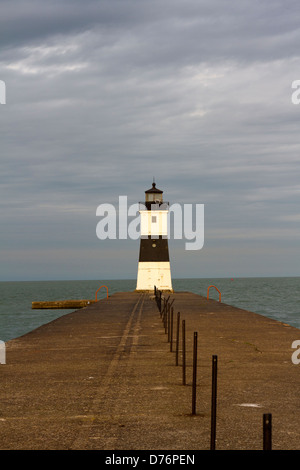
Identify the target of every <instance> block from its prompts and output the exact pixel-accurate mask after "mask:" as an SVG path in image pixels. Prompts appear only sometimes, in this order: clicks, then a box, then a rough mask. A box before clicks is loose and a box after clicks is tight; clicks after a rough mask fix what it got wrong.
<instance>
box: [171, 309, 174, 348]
mask: <svg viewBox="0 0 300 470" xmlns="http://www.w3.org/2000/svg"><path fill="white" fill-rule="evenodd" d="M173 317H174V312H173V307H172V308H171V331H170V351H171V352H172V351H173Z"/></svg>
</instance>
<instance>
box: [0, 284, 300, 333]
mask: <svg viewBox="0 0 300 470" xmlns="http://www.w3.org/2000/svg"><path fill="white" fill-rule="evenodd" d="M172 282H173V289H174V291H189V292H193V293H196V294H200V295H203V296H205V297H206V295H207V288H208V287H209V286H210V285H214V286H216V287H217V288H218V289H219V290H220V291H221V294H222V298H221V300H222V302H224V303H226V304H229V305H233V306H236V307H240V308H243V309H246V310H250V311H252V312H256V313H260V314H262V315H264V316H266V317H269V318H273V319H275V320H278V321H281V322H284V323H288V324H289V325H291V326H294V327H296V328H300V277H266V278H261V277H260V278H235V279H231V278H228V279H227V278H218V279H217V278H211V279H204V278H200V279H173V281H172ZM103 284H104V285H106V286H107V287H108V291H109V295H112V294H114V293H116V292H124V291H125V292H128V291H133V290H134V289H135V287H136V280H135V279H134V280H100V281H99V280H92V281H86V280H85V281H34V282H32V281H20V282H0V340H2V341H8V340H10V339H13V338H16V337H19V336H21V335H23V334H25V333H27V332H29V331H31V330H33V329H35V328H37V327H38V326H40V325H42V324H44V323H48V322H49V321H51V320H54V319H55V318H58V317H60V316H62V315H65V314H66V313H68V312H71V311H73V310H65V309H64V310H32V309H31V303H32V302H34V301H43V300H65V299H94V298H95V292H96V290H97V289H98V288H99V287H100V286H101V285H103ZM105 296H106V290H105V289H102V290H101V291H100V293H98V299H101V298H103V297H105ZM210 298H212V299H216V300H219V294H218V292H217V291H216V290H215V289H214V288H211V289H210Z"/></svg>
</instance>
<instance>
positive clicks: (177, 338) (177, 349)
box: [176, 312, 180, 366]
mask: <svg viewBox="0 0 300 470" xmlns="http://www.w3.org/2000/svg"><path fill="white" fill-rule="evenodd" d="M179 329H180V312H178V313H177V333H176V366H178V355H179Z"/></svg>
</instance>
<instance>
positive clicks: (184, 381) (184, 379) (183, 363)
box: [182, 320, 186, 385]
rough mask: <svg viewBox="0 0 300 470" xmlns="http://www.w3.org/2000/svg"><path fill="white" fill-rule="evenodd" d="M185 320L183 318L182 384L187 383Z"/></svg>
mask: <svg viewBox="0 0 300 470" xmlns="http://www.w3.org/2000/svg"><path fill="white" fill-rule="evenodd" d="M185 356H186V354H185V320H182V385H186V358H185Z"/></svg>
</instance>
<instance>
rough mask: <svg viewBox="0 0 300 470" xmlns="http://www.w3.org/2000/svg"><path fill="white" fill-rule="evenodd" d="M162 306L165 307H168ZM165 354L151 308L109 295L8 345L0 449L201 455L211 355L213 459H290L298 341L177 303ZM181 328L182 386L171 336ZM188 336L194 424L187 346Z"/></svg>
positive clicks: (246, 318)
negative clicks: (267, 432)
mask: <svg viewBox="0 0 300 470" xmlns="http://www.w3.org/2000/svg"><path fill="white" fill-rule="evenodd" d="M168 296H169V295H168ZM170 301H173V304H172V306H173V312H174V313H173V315H174V322H173V325H174V326H173V328H174V330H173V348H172V351H171V350H170V349H171V348H170V342H169V334H167V333H166V330H165V326H164V324H163V323H162V319H161V316H160V313H159V310H158V308H157V305H156V302H155V300H154V297H153V296H152V295H149V294H145V293H137V292H127V293H118V294H114V295H112V296H111V297H109V298H108V299H103V300H100V301H99V302H96V303H94V304H93V305H89V306H87V307H84V308H81V309H80V310H78V311H75V312H73V313H69V314H67V315H64V316H62V317H60V318H59V319H57V320H54V321H52V322H50V323H48V324H46V325H43V326H41V327H40V328H37V329H36V330H34V331H32V332H30V333H28V334H26V335H24V336H22V337H20V338H17V339H14V340H12V341H9V342H7V343H6V364H1V365H0V374H1V387H0V403H1V405H0V448H1V449H2V450H3V449H36V450H37V449H57V450H59V449H83V450H84V449H86V450H87V449H90V450H92V449H99V450H103V449H104V450H124V449H126V450H154V449H156V450H159V449H161V450H198V449H199V450H209V448H210V426H211V388H212V383H211V381H212V378H211V376H212V368H211V367H212V355H217V357H218V379H217V418H216V423H217V424H216V449H217V450H262V447H263V433H262V424H263V414H265V413H271V414H272V448H273V449H274V450H293V449H298V450H299V448H300V431H299V422H300V407H299V389H300V364H299V365H296V364H293V363H292V360H291V356H292V354H293V352H294V350H293V349H292V347H291V345H292V343H293V341H295V340H299V339H300V330H299V329H297V328H293V327H291V326H289V325H286V324H284V323H281V322H276V321H274V320H271V319H269V318H266V317H263V316H261V315H257V314H255V313H252V312H248V311H245V310H241V309H238V308H234V307H231V306H229V305H226V304H224V303H220V302H217V301H215V300H207V299H206V298H204V297H201V296H198V295H195V294H191V293H188V292H187V293H185V292H178V293H173V294H170ZM178 312H180V322H182V320H185V325H186V385H183V383H182V358H181V339H182V338H181V331H180V336H179V345H180V348H179V361H178V365H176V361H175V356H176V343H175V339H176V333H175V329H176V319H177V313H178ZM195 331H197V332H198V355H197V357H198V363H197V364H198V365H197V396H196V414H192V360H193V334H194V332H195Z"/></svg>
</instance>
